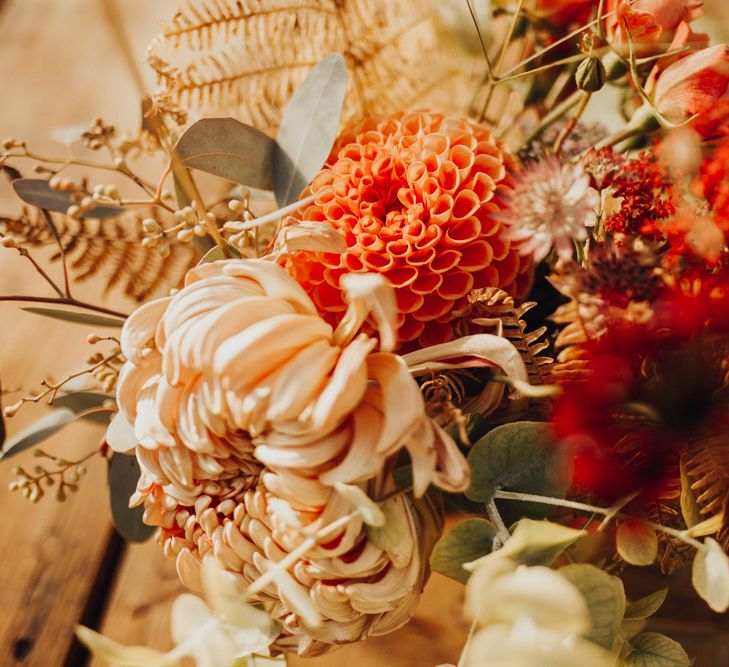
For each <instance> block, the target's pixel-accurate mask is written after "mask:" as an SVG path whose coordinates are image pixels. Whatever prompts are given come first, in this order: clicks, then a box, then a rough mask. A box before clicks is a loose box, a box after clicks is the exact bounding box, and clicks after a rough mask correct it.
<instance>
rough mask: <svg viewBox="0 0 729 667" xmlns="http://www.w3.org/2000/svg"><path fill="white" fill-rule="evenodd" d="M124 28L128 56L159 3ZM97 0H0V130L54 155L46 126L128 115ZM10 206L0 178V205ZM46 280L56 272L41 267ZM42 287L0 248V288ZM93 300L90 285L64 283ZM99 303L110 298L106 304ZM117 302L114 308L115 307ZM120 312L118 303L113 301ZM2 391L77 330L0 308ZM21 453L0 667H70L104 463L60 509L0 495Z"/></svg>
mask: <svg viewBox="0 0 729 667" xmlns="http://www.w3.org/2000/svg"><path fill="white" fill-rule="evenodd" d="M122 4H123V10H124V17H125V21H126V22H127V27H133V28H134V36H135V40H134V43H135V54H136V57H137V58H138V60H139V61H140V62H141V61H142V59H143V54H144V46H145V44H146V42H147V41H148V39H149V38H151V37H152V36H153V35H154V34H155V33H156V32H158V25H157V24H156V16H157V11H159V9H160V4H161V3H159V2H156V0H155V1H150V0H124V3H122ZM100 6H101V5H100V3H99V2H98V1H94V2H91V1H89V0H64V1H63V2H57V1H56V0H5V2H4V3H3V4H2V6H1V7H0V8H1V9H2V11H1V12H0V43H2V44H3V49H2V54H3V57H2V59H0V80H2V81H3V99H4V100H5V104H4V105H3V113H2V120H1V121H0V136H2V137H5V136H15V137H17V138H20V139H24V140H27V141H28V142H29V143H30V145H31V146H32V147H33V149H34V150H37V151H38V152H45V153H54V154H56V155H61V156H62V155H63V154H64V151H65V149H64V148H63V147H62V146H59V145H58V144H55V143H54V142H53V141H52V140H51V139H50V137H49V132H50V130H51V129H52V128H55V127H62V126H67V125H72V124H77V123H87V122H90V121H91V120H93V118H94V117H95V116H97V115H102V116H104V117H105V118H106V119H107V120H110V121H112V122H116V123H118V124H119V126H120V129H123V128H125V127H133V125H134V124H136V123H137V122H138V108H139V105H138V96H137V95H136V93H135V90H134V87H133V85H132V83H131V79H130V77H129V76H128V73H127V71H126V65H125V64H124V63H123V62H122V61H121V60H120V58H119V56H118V54H117V52H116V46H115V44H114V41H113V39H112V38H111V37H110V35H109V32H108V26H107V25H106V24H105V23H104V20H103V17H102V14H101V9H100ZM16 206H17V203H16V201H15V200H14V199H12V198H11V196H10V193H9V188H8V187H7V184H6V181H5V179H3V180H2V182H1V183H0V211H3V212H10V211H11V210H14V209H15V207H16ZM52 273H53V274H54V275H56V276H57V275H58V267H54V268H53V270H52ZM18 293H26V294H38V295H43V294H48V291H47V286H45V285H44V284H43V283H42V281H41V280H40V279H39V278H38V276H37V275H36V274H35V272H34V271H33V269H32V268H31V266H30V265H29V264H28V263H27V262H26V261H24V260H21V259H20V258H19V257H18V256H17V255H16V254H15V253H14V252H12V251H10V250H5V249H2V250H0V294H18ZM76 293H77V296H79V297H80V298H84V297H85V298H88V299H90V300H93V301H99V300H100V296H99V290H98V288H96V289H94V287H93V286H92V285H88V286H81V287H78V288H77V290H76ZM110 305H111V304H110ZM117 305H118V304H117ZM124 307H125V308H129V304H126V305H125V306H124ZM0 318H2V322H3V327H2V331H3V344H2V346H0V372H2V378H3V381H4V386H5V387H8V386H18V385H21V386H22V388H23V389H25V390H26V391H30V390H32V389H33V388H35V387H38V386H39V383H40V380H41V379H43V378H45V377H53V378H60V377H63V376H65V375H66V374H67V373H69V372H71V371H74V370H77V369H78V368H79V367H82V366H83V363H84V359H85V358H86V357H87V356H88V355H89V354H90V353H91V351H92V350H91V349H90V348H89V346H88V345H87V343H86V336H87V334H88V330H85V329H84V328H83V327H79V326H74V325H69V324H62V323H52V322H50V321H49V320H44V319H41V318H39V317H37V316H34V315H30V314H25V313H22V312H21V311H19V310H18V309H17V307H16V306H15V305H14V304H10V303H3V304H0ZM40 414H42V410H41V409H40V408H38V409H35V407H34V406H31V407H30V408H27V409H25V408H24V409H23V411H22V412H21V413H20V414H19V415H18V416H17V417H16V418H14V419H13V420H10V422H9V425H8V427H9V429H10V431H11V433H13V432H17V431H18V430H19V429H21V428H22V427H23V426H25V425H26V424H27V423H28V421H29V420H30V419H31V418H37V417H38V416H39V415H40ZM99 438H100V430H99V428H98V427H97V428H93V427H90V426H86V425H74V426H72V427H70V428H69V429H68V430H66V431H64V433H63V434H62V435H61V436H60V437H57V438H54V440H53V441H51V442H49V444H48V446H47V447H46V446H45V445H44V448H46V449H48V450H49V451H53V452H55V453H58V454H61V455H63V456H64V457H66V458H72V457H75V456H77V455H80V454H83V453H85V452H87V451H89V450H90V449H92V448H93V447H94V446H95V444H96V443H97V442H98V441H99ZM34 461H35V460H34V459H33V458H32V456H31V455H30V453H27V454H24V455H20V456H18V457H17V459H13V462H12V463H3V464H2V465H1V466H0V505H1V506H2V508H3V512H2V514H1V515H0V544H1V545H2V550H3V563H4V565H3V567H2V568H0V591H1V593H0V595H1V596H2V597H1V600H2V608H3V614H2V615H0V664H1V665H3V666H5V665H8V666H10V665H38V666H41V665H42V666H46V665H48V666H50V665H54V666H55V665H64V664H66V665H72V666H73V667H77V666H78V665H81V664H83V661H84V660H85V658H84V656H83V654H82V653H80V652H79V650H78V646H77V645H76V644H74V639H73V626H74V624H75V623H77V622H80V621H83V622H87V623H94V622H96V620H97V618H98V616H99V614H100V608H101V607H103V605H104V602H105V600H104V597H105V594H106V593H107V591H108V589H109V586H110V581H111V578H112V574H113V570H114V569H115V567H116V560H118V557H119V556H120V549H121V542H120V541H119V540H118V539H110V536H111V535H112V529H111V525H110V522H109V512H108V509H107V507H108V498H107V490H106V470H105V468H106V465H105V463H104V462H103V461H101V460H96V461H93V462H91V463H90V464H89V466H88V467H89V474H88V476H87V478H85V479H84V480H83V482H82V484H81V490H80V491H79V493H78V495H77V496H74V497H72V498H70V499H69V500H68V501H67V502H66V503H65V504H59V503H57V502H56V501H55V500H53V498H52V497H49V498H46V499H44V500H43V501H42V502H41V503H40V504H39V505H37V506H30V505H29V503H28V501H26V500H25V499H23V498H22V497H21V496H19V495H18V494H14V493H10V492H9V491H7V486H8V483H9V482H10V481H11V480H12V479H13V477H14V475H13V473H12V468H13V467H14V465H16V464H19V465H23V466H27V467H32V466H33V464H34Z"/></svg>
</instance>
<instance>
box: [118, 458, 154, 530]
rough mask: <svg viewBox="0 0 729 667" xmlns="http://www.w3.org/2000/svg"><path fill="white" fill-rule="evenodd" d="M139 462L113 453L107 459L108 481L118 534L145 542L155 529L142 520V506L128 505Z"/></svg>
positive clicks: (137, 476) (136, 480) (134, 486)
mask: <svg viewBox="0 0 729 667" xmlns="http://www.w3.org/2000/svg"><path fill="white" fill-rule="evenodd" d="M140 474H141V470H140V469H139V463H137V459H136V457H134V456H127V455H126V454H113V455H112V457H111V458H110V459H109V470H108V481H109V496H110V501H111V518H112V520H113V522H114V527H115V528H116V529H117V531H118V532H119V534H120V535H121V536H122V537H123V538H125V539H127V540H129V541H130V542H145V541H146V540H148V539H149V538H150V537H151V536H152V534H153V533H154V531H155V528H154V526H147V525H145V523H144V522H143V521H142V515H143V514H144V507H143V506H142V505H139V506H137V507H134V508H130V507H129V498H130V497H131V495H132V494H133V493H134V491H135V490H136V488H137V482H138V481H139V475H140Z"/></svg>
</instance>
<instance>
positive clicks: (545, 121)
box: [524, 90, 582, 146]
mask: <svg viewBox="0 0 729 667" xmlns="http://www.w3.org/2000/svg"><path fill="white" fill-rule="evenodd" d="M581 99H582V91H581V90H576V91H575V92H574V93H572V95H570V96H569V97H568V98H567V99H566V100H564V101H563V102H560V104H559V105H557V106H556V107H554V109H552V111H550V112H549V113H548V114H547V115H546V116H545V117H544V118H542V120H541V122H540V123H539V125H537V127H536V128H534V130H533V131H532V133H531V134H530V135H529V136H528V137H527V138H526V140H525V141H524V145H525V146H527V145H529V144H530V143H531V142H532V141H534V140H535V139H536V138H538V137H539V135H540V134H542V132H544V130H546V129H547V128H548V127H549V126H550V125H552V124H553V123H556V122H557V121H558V120H559V119H560V118H562V116H564V115H565V114H566V113H568V112H569V111H570V110H571V109H572V108H573V107H575V106H577V105H578V104H579V103H580V100H581Z"/></svg>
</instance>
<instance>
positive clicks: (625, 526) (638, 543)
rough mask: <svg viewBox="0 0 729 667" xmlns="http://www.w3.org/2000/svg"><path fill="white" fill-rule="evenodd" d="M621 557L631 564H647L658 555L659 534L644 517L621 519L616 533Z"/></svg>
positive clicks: (616, 543) (616, 542)
mask: <svg viewBox="0 0 729 667" xmlns="http://www.w3.org/2000/svg"><path fill="white" fill-rule="evenodd" d="M615 545H616V547H617V550H618V554H620V557H621V558H622V559H623V560H624V561H625V562H626V563H630V564H631V565H638V566H643V567H644V566H647V565H650V564H651V563H653V561H655V559H656V556H658V536H657V535H656V531H655V529H654V528H653V527H652V526H651V525H650V524H649V523H648V522H647V521H643V520H642V519H629V520H623V521H620V523H619V524H618V530H617V531H616V534H615Z"/></svg>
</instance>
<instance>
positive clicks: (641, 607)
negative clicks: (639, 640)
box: [624, 588, 668, 620]
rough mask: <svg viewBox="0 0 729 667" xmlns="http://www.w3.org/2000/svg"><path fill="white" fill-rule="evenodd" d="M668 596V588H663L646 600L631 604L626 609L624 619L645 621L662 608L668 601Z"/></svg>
mask: <svg viewBox="0 0 729 667" xmlns="http://www.w3.org/2000/svg"><path fill="white" fill-rule="evenodd" d="M667 595H668V589H667V588H661V590H659V591H656V592H655V593H651V594H650V595H646V596H645V597H644V598H640V599H639V600H635V601H634V602H631V603H630V604H629V605H628V606H627V607H626V608H625V616H624V619H626V620H632V619H643V618H649V617H651V616H653V614H655V613H656V612H657V611H658V610H659V609H660V608H661V605H662V604H663V603H664V602H665V601H666V596H667Z"/></svg>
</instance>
